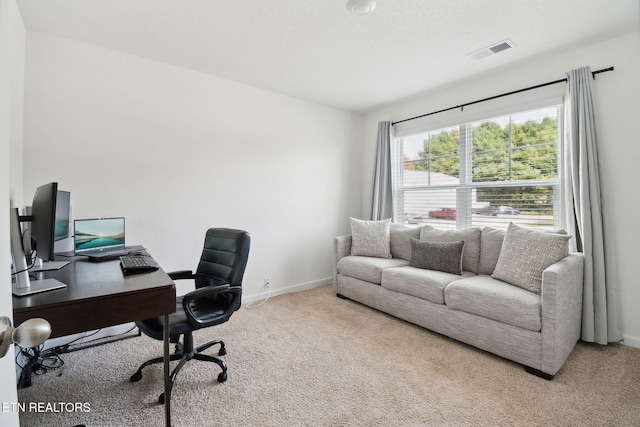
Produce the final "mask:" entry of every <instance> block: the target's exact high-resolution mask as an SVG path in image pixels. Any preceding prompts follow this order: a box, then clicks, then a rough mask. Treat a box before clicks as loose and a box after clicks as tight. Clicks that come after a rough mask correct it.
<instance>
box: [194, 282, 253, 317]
mask: <svg viewBox="0 0 640 427" xmlns="http://www.w3.org/2000/svg"><path fill="white" fill-rule="evenodd" d="M218 295H225V296H227V297H229V298H231V299H230V302H229V304H228V305H227V307H221V308H223V309H224V312H223V313H222V314H220V313H217V314H211V313H208V312H207V313H205V314H198V313H196V312H194V311H193V309H192V305H191V303H192V302H194V301H197V300H199V299H202V298H207V299H213V298H215V297H216V296H218ZM241 299H242V287H240V286H231V285H230V284H229V283H223V284H220V285H211V286H204V287H202V288H198V289H195V290H193V291H191V292H189V293H187V294H185V295H184V296H183V297H182V308H183V309H184V312H185V314H186V315H187V318H188V319H189V323H191V326H193V327H194V328H204V327H207V326H212V325H217V324H219V323H222V322H225V321H227V320H228V319H229V317H231V314H232V313H233V312H234V311H236V310H237V309H238V308H240V304H241Z"/></svg>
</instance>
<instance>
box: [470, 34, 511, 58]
mask: <svg viewBox="0 0 640 427" xmlns="http://www.w3.org/2000/svg"><path fill="white" fill-rule="evenodd" d="M515 46H516V45H515V44H514V43H513V42H512V41H511V40H509V39H506V40H503V41H501V42H498V43H495V44H492V45H491V46H489V47H485V48H483V49H480V50H477V51H475V52H472V53H469V54H467V56H470V57H471V59H473V60H474V61H477V60H479V59H483V58H486V57H488V56H491V55H495V54H496V53H500V52H504V51H505V50H508V49H511V48H512V47H515Z"/></svg>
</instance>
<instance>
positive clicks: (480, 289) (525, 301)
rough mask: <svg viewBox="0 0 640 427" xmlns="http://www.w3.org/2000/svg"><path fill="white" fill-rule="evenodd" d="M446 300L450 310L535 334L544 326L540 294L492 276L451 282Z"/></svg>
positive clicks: (447, 288) (447, 289) (480, 276)
mask: <svg viewBox="0 0 640 427" xmlns="http://www.w3.org/2000/svg"><path fill="white" fill-rule="evenodd" d="M444 299H445V302H446V304H447V307H449V308H453V309H456V310H460V311H464V312H467V313H471V314H477V315H478V316H482V317H485V318H488V319H492V320H497V321H499V322H503V323H508V324H510V325H513V326H518V327H520V328H524V329H528V330H531V331H535V332H537V331H539V330H540V327H541V321H540V311H541V298H540V295H538V294H536V293H535V292H530V291H528V290H526V289H522V288H519V287H517V286H513V285H510V284H508V283H505V282H502V281H500V280H497V279H494V278H492V277H491V276H487V275H479V276H474V277H468V278H463V279H460V280H456V281H454V282H451V283H450V284H449V285H448V286H447V287H446V288H445V290H444Z"/></svg>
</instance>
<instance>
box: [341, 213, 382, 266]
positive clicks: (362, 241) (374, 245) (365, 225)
mask: <svg viewBox="0 0 640 427" xmlns="http://www.w3.org/2000/svg"><path fill="white" fill-rule="evenodd" d="M349 220H350V221H351V255H361V256H372V257H377V258H391V243H390V239H391V238H390V231H389V226H390V224H391V219H383V220H381V221H365V220H361V219H356V218H349Z"/></svg>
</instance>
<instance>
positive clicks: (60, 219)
mask: <svg viewBox="0 0 640 427" xmlns="http://www.w3.org/2000/svg"><path fill="white" fill-rule="evenodd" d="M70 221H71V193H69V192H68V191H60V190H58V195H57V200H56V225H55V232H54V236H55V240H56V241H57V240H62V239H66V238H67V237H69V229H70V226H69V222H70Z"/></svg>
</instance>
